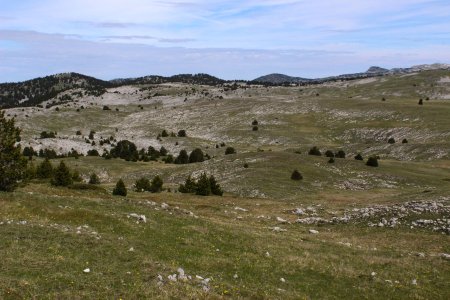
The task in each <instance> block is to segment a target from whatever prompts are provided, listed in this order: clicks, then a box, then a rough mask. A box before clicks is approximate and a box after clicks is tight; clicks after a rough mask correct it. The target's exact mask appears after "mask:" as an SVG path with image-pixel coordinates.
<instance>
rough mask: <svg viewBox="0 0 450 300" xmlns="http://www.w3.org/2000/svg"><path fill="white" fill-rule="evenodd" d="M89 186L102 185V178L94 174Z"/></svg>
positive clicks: (91, 176)
mask: <svg viewBox="0 0 450 300" xmlns="http://www.w3.org/2000/svg"><path fill="white" fill-rule="evenodd" d="M89 184H100V178H98V176H97V174H95V173H92V174H91V175H90V176H89Z"/></svg>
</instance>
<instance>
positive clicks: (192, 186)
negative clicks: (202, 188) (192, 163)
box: [178, 175, 197, 193]
mask: <svg viewBox="0 0 450 300" xmlns="http://www.w3.org/2000/svg"><path fill="white" fill-rule="evenodd" d="M196 190H197V183H196V182H195V180H193V179H192V177H191V175H189V176H188V177H187V178H186V181H185V182H184V184H180V187H179V188H178V191H179V192H180V193H195V191H196Z"/></svg>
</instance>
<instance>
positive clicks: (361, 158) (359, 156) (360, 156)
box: [355, 153, 363, 160]
mask: <svg viewBox="0 0 450 300" xmlns="http://www.w3.org/2000/svg"><path fill="white" fill-rule="evenodd" d="M355 159H356V160H363V157H362V155H361V153H358V154H356V155H355Z"/></svg>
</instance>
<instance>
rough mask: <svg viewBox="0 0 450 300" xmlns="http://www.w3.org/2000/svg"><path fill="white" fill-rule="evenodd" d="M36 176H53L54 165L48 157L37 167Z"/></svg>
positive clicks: (44, 177) (42, 177)
mask: <svg viewBox="0 0 450 300" xmlns="http://www.w3.org/2000/svg"><path fill="white" fill-rule="evenodd" d="M36 176H37V177H38V178H41V179H47V178H51V177H52V176H53V166H52V164H51V163H50V161H49V160H48V158H45V160H44V161H43V162H41V163H40V164H39V165H38V167H37V168H36Z"/></svg>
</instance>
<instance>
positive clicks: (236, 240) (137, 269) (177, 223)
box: [0, 183, 450, 299]
mask: <svg viewBox="0 0 450 300" xmlns="http://www.w3.org/2000/svg"><path fill="white" fill-rule="evenodd" d="M147 201H154V202H156V203H157V204H161V203H163V202H165V203H167V204H169V209H168V210H163V209H161V208H160V206H159V205H157V206H153V205H150V204H148V202H147ZM236 206H239V207H244V208H246V209H248V212H241V211H236V210H235V209H234V208H235V207H236ZM283 206H286V205H283V204H280V203H279V201H274V200H268V199H246V198H236V197H234V196H226V197H196V196H190V195H183V194H173V193H162V194H157V195H155V194H140V193H139V194H138V193H133V192H132V193H130V195H129V197H126V198H122V197H113V196H110V195H109V193H104V192H98V191H76V190H75V191H74V190H69V189H65V188H53V187H50V186H49V185H48V184H46V183H35V184H30V185H28V186H26V187H23V188H21V189H19V190H17V191H16V192H14V193H11V194H6V193H2V194H0V207H1V209H0V221H2V222H4V224H2V225H0V256H1V257H2V259H1V260H0V269H1V270H2V272H1V274H0V298H3V299H22V298H36V299H45V298H91V299H92V298H103V299H104V298H114V299H119V298H121V299H136V298H209V299H210V298H213V299H214V298H217V299H219V298H227V297H230V298H267V299H277V298H278V299H299V298H313V299H314V298H321V299H331V298H347V299H361V298H388V299H392V298H395V299H399V298H403V299H446V298H448V296H449V295H450V287H449V285H448V282H449V280H450V265H449V263H448V261H445V260H443V259H442V258H440V257H439V256H438V254H439V253H443V252H445V253H448V252H450V243H449V237H448V236H447V235H442V234H440V233H433V232H430V231H425V230H410V229H408V228H396V229H386V228H368V227H366V226H364V225H327V226H320V227H317V226H307V225H299V224H292V225H286V226H284V228H286V229H287V230H288V231H287V232H279V233H277V232H273V231H271V230H270V229H269V227H271V226H278V225H277V222H276V221H275V220H273V218H272V220H267V219H258V218H257V215H260V214H266V215H267V216H270V215H272V216H274V213H275V212H279V213H278V214H276V215H279V216H282V217H285V218H288V219H289V218H291V219H292V215H289V214H287V213H283V212H282V211H283V208H284V207H283ZM175 207H179V208H180V209H186V210H190V211H192V212H193V213H194V214H195V215H197V216H198V218H194V217H191V216H189V215H187V214H185V213H183V212H182V211H181V210H180V209H175ZM275 207H278V208H277V209H276V208H275ZM155 208H158V210H156V209H155ZM129 213H138V214H144V215H145V216H146V217H147V223H136V220H135V219H133V218H129V217H128V214H129ZM237 216H241V217H242V218H236V217H237ZM8 220H9V221H10V224H8ZM21 221H26V223H25V222H21ZM85 225H87V226H85ZM83 226H84V227H83ZM310 228H316V229H318V230H319V231H320V234H318V235H311V234H309V233H308V230H309V229H310ZM77 232H78V233H77ZM343 243H350V244H351V246H348V245H344V244H343ZM130 248H133V249H134V251H129V250H130ZM266 252H268V253H269V254H270V256H267V255H266ZM417 252H423V253H425V254H426V256H425V257H418V256H417V255H416V253H417ZM180 267H181V268H183V269H184V270H185V272H186V273H187V274H190V275H193V276H195V275H199V276H202V277H204V278H206V277H209V278H212V281H211V284H210V288H211V290H210V291H209V292H208V293H206V292H204V291H203V290H202V286H201V285H200V284H199V283H198V282H196V281H195V280H192V281H188V282H176V283H175V282H171V283H169V282H167V276H168V275H170V274H173V273H176V270H177V269H178V268H180ZM85 268H90V270H91V272H90V273H84V272H83V270H84V269H85ZM372 272H375V273H376V275H375V276H371V273H372ZM158 274H161V275H162V276H163V277H164V278H165V281H166V283H165V284H164V285H163V286H161V287H160V286H158V285H157V281H158V280H157V276H158ZM235 274H236V275H237V278H235V276H234V275H235ZM281 278H284V279H285V282H282V281H281ZM414 279H416V280H417V285H413V284H412V280H414ZM387 280H389V281H387Z"/></svg>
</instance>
